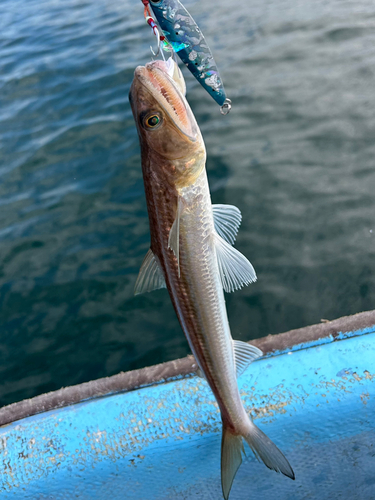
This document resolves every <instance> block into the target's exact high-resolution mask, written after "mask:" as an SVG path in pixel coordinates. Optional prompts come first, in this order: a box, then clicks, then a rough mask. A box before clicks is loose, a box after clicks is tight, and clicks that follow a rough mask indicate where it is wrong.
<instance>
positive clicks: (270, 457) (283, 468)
mask: <svg viewBox="0 0 375 500" xmlns="http://www.w3.org/2000/svg"><path fill="white" fill-rule="evenodd" d="M250 424H251V425H250V427H249V430H248V432H247V434H246V435H245V436H244V438H245V440H246V442H247V444H248V445H249V446H250V448H251V449H252V450H253V452H254V455H255V456H256V457H257V459H258V460H261V461H262V462H263V463H264V465H266V466H267V467H268V468H269V469H272V470H274V471H276V472H281V473H282V474H284V475H285V476H288V477H290V478H291V479H295V475H294V472H293V469H292V467H291V466H290V463H289V462H288V460H287V459H286V458H285V456H284V455H283V453H282V452H281V451H280V450H279V448H278V447H277V446H276V445H275V443H273V442H272V441H271V440H270V438H269V437H267V436H266V435H265V434H264V432H262V431H261V430H260V429H259V428H258V427H257V426H256V425H255V424H254V423H253V422H252V421H251V420H250Z"/></svg>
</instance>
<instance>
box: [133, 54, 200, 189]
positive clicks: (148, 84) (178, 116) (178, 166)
mask: <svg viewBox="0 0 375 500" xmlns="http://www.w3.org/2000/svg"><path fill="white" fill-rule="evenodd" d="M185 90H186V86H185V81H184V78H183V76H182V73H181V71H180V69H179V68H178V66H177V64H176V63H175V62H174V61H173V59H172V58H170V59H169V60H168V61H153V62H150V63H148V64H146V66H138V67H137V68H136V70H135V73H134V80H133V83H132V85H131V89H130V94H129V100H130V104H131V107H132V111H133V115H134V119H135V121H136V125H137V129H138V135H139V138H140V143H141V149H142V154H147V155H148V156H149V157H151V158H152V156H153V157H154V159H155V161H154V162H153V163H154V166H155V167H154V168H158V165H159V168H161V169H163V170H164V171H165V172H166V173H167V175H168V176H169V177H172V179H173V182H174V183H176V184H180V185H182V184H183V185H187V184H190V183H191V182H193V181H194V179H195V178H196V177H197V176H198V175H199V173H200V172H201V171H202V168H204V163H205V158H206V150H205V146H204V142H203V138H202V135H201V132H200V130H199V127H198V124H197V122H196V120H195V117H194V114H193V112H192V111H191V109H190V106H189V104H188V102H187V100H186V98H185V95H184V94H185ZM202 160H203V161H202ZM202 164H203V167H202Z"/></svg>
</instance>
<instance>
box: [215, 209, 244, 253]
mask: <svg viewBox="0 0 375 500" xmlns="http://www.w3.org/2000/svg"><path fill="white" fill-rule="evenodd" d="M212 214H213V216H214V224H215V230H216V232H217V234H218V235H219V236H221V237H222V238H223V239H224V240H225V241H227V242H228V243H230V244H231V245H233V243H234V242H235V240H236V236H237V233H238V228H239V227H240V225H241V220H242V216H241V212H240V211H239V210H238V208H237V207H235V206H234V205H212Z"/></svg>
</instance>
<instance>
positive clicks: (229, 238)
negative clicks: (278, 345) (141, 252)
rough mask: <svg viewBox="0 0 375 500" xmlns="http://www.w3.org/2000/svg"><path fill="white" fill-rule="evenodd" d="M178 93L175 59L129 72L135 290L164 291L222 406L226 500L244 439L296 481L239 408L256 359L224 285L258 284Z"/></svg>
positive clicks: (235, 219)
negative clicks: (143, 218) (136, 204)
mask: <svg viewBox="0 0 375 500" xmlns="http://www.w3.org/2000/svg"><path fill="white" fill-rule="evenodd" d="M184 93H185V83H184V79H183V77H182V74H181V72H180V70H179V69H178V66H177V65H176V64H175V63H174V62H173V60H172V59H169V61H167V62H164V61H154V62H151V63H148V64H146V66H145V67H143V66H139V67H138V68H137V69H136V70H135V74H134V80H133V83H132V86H131V90H130V97H129V98H130V103H131V106H132V110H133V114H134V118H135V121H136V124H137V129H138V134H139V139H140V144H141V156H142V170H143V179H144V186H145V193H146V200H147V209H148V215H149V220H150V233H151V247H150V250H149V251H148V253H147V254H146V257H145V259H144V261H143V264H142V267H141V270H140V272H139V276H138V279H137V282H136V286H135V293H136V294H138V293H142V292H146V291H151V290H154V289H158V288H162V287H166V288H167V289H168V291H169V295H170V297H171V299H172V302H173V306H174V309H175V311H176V313H177V316H178V319H179V321H180V323H181V326H182V329H183V331H184V333H185V335H186V337H187V340H188V342H189V345H190V348H191V350H192V352H193V354H194V356H195V359H196V361H197V364H198V366H199V369H200V372H201V374H202V375H203V376H204V378H205V379H206V380H207V382H208V384H209V386H210V387H211V389H212V392H213V393H214V395H215V398H216V401H217V403H218V406H219V408H220V412H221V419H222V423H223V431H222V444H221V482H222V489H223V496H224V498H225V499H227V498H228V496H229V492H230V489H231V485H232V482H233V479H234V476H235V474H236V472H237V469H238V467H239V466H240V464H241V462H242V456H241V453H242V451H243V443H242V438H244V439H245V441H246V442H247V443H248V444H249V446H250V447H251V449H252V450H253V452H254V453H255V455H256V456H257V458H259V459H261V460H262V461H263V462H264V463H265V465H266V466H267V467H269V468H270V469H273V470H275V471H277V472H282V473H283V474H285V475H286V476H289V477H290V478H292V479H294V473H293V470H292V468H291V466H290V465H289V462H288V461H287V459H286V458H285V457H284V455H283V454H282V453H281V451H280V450H279V449H278V448H277V447H276V446H275V444H274V443H273V442H272V441H271V440H270V439H269V438H268V437H267V436H266V435H265V434H264V433H263V432H262V431H261V430H260V429H258V427H256V425H255V424H254V423H253V422H252V420H251V419H250V418H249V416H248V414H247V413H246V411H245V409H244V407H243V404H242V402H241V398H240V394H239V391H238V386H237V376H238V375H239V374H241V373H242V372H243V371H244V370H245V369H246V367H247V366H248V365H249V363H251V361H253V360H254V359H255V358H257V357H259V356H260V355H261V354H262V353H261V351H260V350H259V349H257V348H256V347H254V346H251V345H249V344H247V343H244V342H240V341H236V340H233V339H232V337H231V333H230V328H229V323H228V317H227V312H226V308H225V300H224V293H223V289H224V290H225V291H226V292H232V291H234V290H236V289H239V288H241V287H242V286H243V285H247V284H249V283H251V282H254V281H255V280H256V275H255V271H254V269H253V266H252V265H251V264H250V262H249V261H248V260H247V259H246V258H245V257H244V256H243V255H242V254H241V253H240V252H238V250H236V249H235V248H234V247H233V246H232V244H233V243H234V240H235V237H236V234H237V231H238V227H239V225H240V222H241V214H240V211H239V210H238V208H236V207H234V206H231V205H212V204H211V198H210V192H209V187H208V181H207V175H206V168H205V162H206V150H205V146H204V142H203V139H202V135H201V132H200V130H199V127H198V125H197V122H196V120H195V117H194V115H193V113H192V111H191V109H190V107H189V104H188V102H187V100H186V99H185V97H184Z"/></svg>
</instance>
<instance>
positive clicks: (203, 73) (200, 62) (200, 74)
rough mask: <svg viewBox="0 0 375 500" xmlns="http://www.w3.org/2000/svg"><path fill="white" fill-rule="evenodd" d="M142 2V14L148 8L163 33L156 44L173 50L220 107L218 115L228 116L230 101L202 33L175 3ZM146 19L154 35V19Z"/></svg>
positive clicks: (175, 0)
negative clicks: (158, 43)
mask: <svg viewBox="0 0 375 500" xmlns="http://www.w3.org/2000/svg"><path fill="white" fill-rule="evenodd" d="M142 2H143V4H144V6H145V15H146V12H147V10H148V6H150V7H151V8H152V10H153V12H154V15H155V18H156V20H157V22H158V24H159V26H160V28H161V30H162V33H163V34H162V35H161V36H160V43H163V44H164V50H171V49H173V51H174V52H176V53H177V54H178V56H179V57H180V59H181V60H182V62H183V63H184V64H185V65H186V66H187V68H188V69H189V70H190V72H191V73H192V74H193V76H194V77H195V78H196V79H197V80H198V82H199V83H200V84H201V85H202V87H204V88H205V89H206V91H207V92H208V93H209V94H210V95H211V97H213V99H215V101H216V102H217V103H218V104H219V105H220V106H221V108H220V111H221V113H222V114H227V113H229V111H230V109H231V100H230V99H228V98H227V96H226V93H225V90H224V85H223V82H222V80H221V77H220V74H219V70H218V69H217V66H216V63H215V60H214V58H213V55H212V53H211V51H210V48H209V47H208V45H207V42H206V40H205V38H204V36H203V33H202V32H201V30H200V28H199V27H198V25H197V23H196V22H195V21H194V19H193V18H192V17H191V15H190V14H189V12H188V11H187V10H186V9H185V7H184V6H183V5H182V4H181V2H179V0H142ZM146 20H147V22H148V23H149V24H150V26H151V27H152V28H153V31H154V33H155V34H157V33H156V31H158V30H157V27H155V26H156V25H155V26H153V24H152V23H154V20H153V19H152V18H151V17H150V16H148V17H146ZM154 24H155V23H154ZM165 39H166V40H167V41H168V44H169V46H170V47H168V44H167V43H166V40H165Z"/></svg>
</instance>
